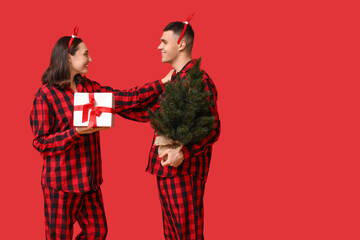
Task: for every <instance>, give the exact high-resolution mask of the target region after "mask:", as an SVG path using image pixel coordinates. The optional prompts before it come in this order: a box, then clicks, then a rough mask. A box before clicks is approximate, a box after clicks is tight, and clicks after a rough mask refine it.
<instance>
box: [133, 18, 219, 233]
mask: <svg viewBox="0 0 360 240" xmlns="http://www.w3.org/2000/svg"><path fill="white" fill-rule="evenodd" d="M185 24H188V22H185V23H182V22H172V23H170V24H168V25H167V26H166V27H165V29H164V32H163V35H162V37H161V44H160V45H159V47H158V49H159V50H160V51H161V61H162V62H164V63H169V64H171V66H172V67H173V68H174V69H175V70H176V72H174V73H173V75H172V81H174V80H175V77H176V75H180V77H181V78H183V77H186V75H187V72H188V71H189V70H190V69H191V68H192V67H193V66H194V63H195V61H196V60H192V57H191V50H192V47H193V42H194V31H193V29H192V27H191V26H190V25H188V26H186V27H187V28H186V31H185V32H184V33H185V34H182V33H183V29H185ZM182 35H183V38H181V37H182ZM179 38H180V39H179ZM203 82H204V83H205V85H206V87H205V90H206V91H210V93H211V96H210V98H209V100H210V101H211V100H212V101H213V102H214V105H213V106H212V107H211V108H210V110H211V112H212V114H213V116H215V129H214V130H213V131H212V132H211V133H210V134H209V135H208V136H207V137H206V138H205V139H203V140H202V141H201V142H200V143H198V144H188V145H186V146H184V147H183V148H182V149H181V150H180V151H179V150H174V149H170V150H167V151H165V152H164V153H163V154H162V155H161V156H159V155H158V147H157V146H156V145H154V140H155V138H156V134H155V136H154V140H153V144H152V147H151V150H150V156H149V162H148V166H147V168H146V171H147V172H149V173H151V174H153V175H156V176H157V184H158V190H159V194H160V201H161V206H162V214H163V227H164V235H165V239H179V240H180V239H181V240H182V239H204V234H203V227H204V208H203V197H204V190H205V182H206V179H207V176H208V171H209V166H210V158H211V152H212V145H213V144H214V142H216V141H217V140H218V138H219V134H220V121H219V116H218V112H217V105H216V100H217V91H216V88H215V85H214V83H213V81H212V80H211V79H210V77H209V75H208V74H206V73H205V74H204V77H203ZM165 94H166V93H165ZM163 96H164V94H163V95H162V97H163ZM149 107H150V108H151V109H152V110H156V109H157V108H159V101H155V102H153V103H152V104H150V105H149ZM139 111H140V112H141V110H139ZM142 115H143V112H142ZM148 120H150V119H148Z"/></svg>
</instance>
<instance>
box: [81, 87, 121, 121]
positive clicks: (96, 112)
mask: <svg viewBox="0 0 360 240" xmlns="http://www.w3.org/2000/svg"><path fill="white" fill-rule="evenodd" d="M94 106H95V98H94V93H89V103H87V104H84V105H78V106H74V111H82V112H83V115H82V122H83V123H84V122H87V120H88V116H89V110H91V112H90V119H89V125H88V127H89V128H93V127H97V124H96V117H100V115H101V114H102V113H103V112H107V113H112V114H114V113H115V111H114V109H113V108H109V107H94Z"/></svg>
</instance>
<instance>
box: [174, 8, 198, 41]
mask: <svg viewBox="0 0 360 240" xmlns="http://www.w3.org/2000/svg"><path fill="white" fill-rule="evenodd" d="M194 14H195V13H193V14H191V15H190V16H188V18H187V19H186V20H185V22H184V23H185V26H184V28H183V30H182V32H181V35H180V37H179V39H178V41H177V44H179V43H180V41H181V39H182V38H183V36H184V35H185V32H186V29H187V27H188V25H189V22H190V20H191V19H192V17H193V16H194Z"/></svg>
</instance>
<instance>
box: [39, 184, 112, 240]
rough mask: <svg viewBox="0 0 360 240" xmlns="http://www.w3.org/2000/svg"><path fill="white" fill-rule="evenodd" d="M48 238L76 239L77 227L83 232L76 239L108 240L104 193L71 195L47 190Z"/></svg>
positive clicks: (45, 197) (46, 223) (45, 200)
mask: <svg viewBox="0 0 360 240" xmlns="http://www.w3.org/2000/svg"><path fill="white" fill-rule="evenodd" d="M43 193H44V205H45V235H46V239H51V240H53V239H67V240H68V239H69V240H71V239H72V235H73V224H74V223H75V222H76V221H78V223H79V225H80V227H81V229H82V231H81V232H80V233H79V235H78V236H76V239H105V237H106V235H107V224H106V218H105V212H104V205H103V199H102V194H101V190H100V189H99V190H97V191H90V192H86V193H69V192H63V191H61V190H56V189H53V188H48V187H43Z"/></svg>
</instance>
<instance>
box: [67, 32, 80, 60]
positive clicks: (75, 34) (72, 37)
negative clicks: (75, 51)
mask: <svg viewBox="0 0 360 240" xmlns="http://www.w3.org/2000/svg"><path fill="white" fill-rule="evenodd" d="M78 32H79V26H78V25H75V27H74V32H73V35H72V36H71V38H70V41H69V49H68V52H69V53H70V47H71V44H72V42H73V41H74V38H76V37H77V35H78Z"/></svg>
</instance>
